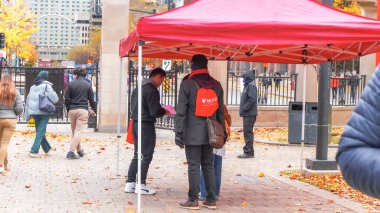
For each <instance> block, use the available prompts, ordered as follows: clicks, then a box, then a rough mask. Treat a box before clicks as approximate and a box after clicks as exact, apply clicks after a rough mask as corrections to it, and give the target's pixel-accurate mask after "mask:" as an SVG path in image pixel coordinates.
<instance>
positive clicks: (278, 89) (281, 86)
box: [227, 72, 297, 106]
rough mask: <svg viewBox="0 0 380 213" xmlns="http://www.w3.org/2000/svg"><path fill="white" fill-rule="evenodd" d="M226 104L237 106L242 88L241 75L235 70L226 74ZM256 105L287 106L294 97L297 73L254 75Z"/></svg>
mask: <svg viewBox="0 0 380 213" xmlns="http://www.w3.org/2000/svg"><path fill="white" fill-rule="evenodd" d="M227 77H228V80H227V105H229V106H238V105H239V104H240V96H241V93H242V91H243V88H244V84H243V77H242V76H240V75H236V74H235V72H228V74H227ZM255 83H256V86H257V97H258V105H266V106H288V105H289V102H290V101H294V100H295V97H296V88H297V75H296V74H292V75H291V76H290V77H289V76H256V78H255Z"/></svg>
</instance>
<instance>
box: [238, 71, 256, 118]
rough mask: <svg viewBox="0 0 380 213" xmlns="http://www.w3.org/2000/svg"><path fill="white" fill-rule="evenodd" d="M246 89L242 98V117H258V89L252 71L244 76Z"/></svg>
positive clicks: (246, 72)
mask: <svg viewBox="0 0 380 213" xmlns="http://www.w3.org/2000/svg"><path fill="white" fill-rule="evenodd" d="M243 82H244V89H243V93H242V94H241V98H240V112H239V113H240V116H241V117H248V116H257V87H256V84H255V81H254V75H253V72H252V71H251V70H248V71H245V72H244V74H243Z"/></svg>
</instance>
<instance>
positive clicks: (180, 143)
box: [175, 132, 185, 149]
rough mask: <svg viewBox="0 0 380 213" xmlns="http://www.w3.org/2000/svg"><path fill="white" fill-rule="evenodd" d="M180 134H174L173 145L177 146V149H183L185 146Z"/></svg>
mask: <svg viewBox="0 0 380 213" xmlns="http://www.w3.org/2000/svg"><path fill="white" fill-rule="evenodd" d="M182 138H183V137H182V133H177V132H176V133H175V144H176V145H177V146H179V148H181V149H183V148H184V147H185V146H184V145H183V139H182Z"/></svg>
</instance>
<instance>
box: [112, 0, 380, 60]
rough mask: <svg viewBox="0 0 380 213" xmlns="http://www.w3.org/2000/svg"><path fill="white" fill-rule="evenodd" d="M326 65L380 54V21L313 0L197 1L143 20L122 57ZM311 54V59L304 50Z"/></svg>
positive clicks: (123, 46) (122, 46) (128, 39)
mask: <svg viewBox="0 0 380 213" xmlns="http://www.w3.org/2000/svg"><path fill="white" fill-rule="evenodd" d="M139 40H141V41H145V44H144V53H143V57H148V58H181V59H189V58H191V56H192V55H193V54H194V53H203V54H205V55H206V56H208V57H209V58H210V59H215V60H226V59H227V60H236V61H255V62H273V63H294V64H300V63H323V62H326V61H328V60H329V59H331V60H333V61H337V60H345V59H350V58H353V57H357V56H361V55H365V54H369V53H374V52H378V51H380V45H379V44H380V43H379V41H380V22H379V21H376V20H373V19H369V18H364V17H360V16H356V15H352V14H348V13H345V12H342V11H338V10H334V9H331V8H330V7H327V6H325V5H322V4H321V3H319V2H316V1H312V0H234V1H225V0H198V1H195V2H193V3H191V4H188V5H186V6H183V7H180V8H177V9H174V10H171V11H168V12H165V13H161V14H157V15H152V16H148V17H143V18H141V19H140V21H139V22H138V24H137V28H136V29H135V30H134V31H132V32H131V33H130V34H129V35H128V37H126V38H123V39H122V40H121V41H120V50H119V55H120V57H125V56H128V57H135V56H137V52H138V50H137V42H138V41H139ZM303 50H307V59H306V60H303V59H305V57H304V55H303V54H304V51H303Z"/></svg>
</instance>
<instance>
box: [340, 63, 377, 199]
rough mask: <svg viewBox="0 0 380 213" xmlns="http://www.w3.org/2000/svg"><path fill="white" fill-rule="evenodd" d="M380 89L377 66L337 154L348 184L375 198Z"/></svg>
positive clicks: (344, 132)
mask: <svg viewBox="0 0 380 213" xmlns="http://www.w3.org/2000/svg"><path fill="white" fill-rule="evenodd" d="M379 91H380V67H377V69H376V71H375V72H374V74H373V75H372V77H371V80H370V81H369V82H368V84H367V85H366V86H365V88H364V91H363V93H362V96H361V98H360V100H359V102H358V104H357V106H356V108H355V111H354V112H353V113H352V116H351V118H350V120H349V121H348V123H347V125H346V126H345V128H344V131H343V134H342V137H341V138H340V142H339V149H338V153H337V155H336V160H337V161H338V164H339V168H340V170H341V171H342V175H343V177H344V179H345V180H346V181H347V183H348V184H349V185H350V186H352V187H353V188H355V189H357V190H359V191H361V192H363V193H365V194H368V195H370V196H373V197H376V198H380V181H379V177H380V132H379V127H380V102H379V100H380V93H379Z"/></svg>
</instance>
